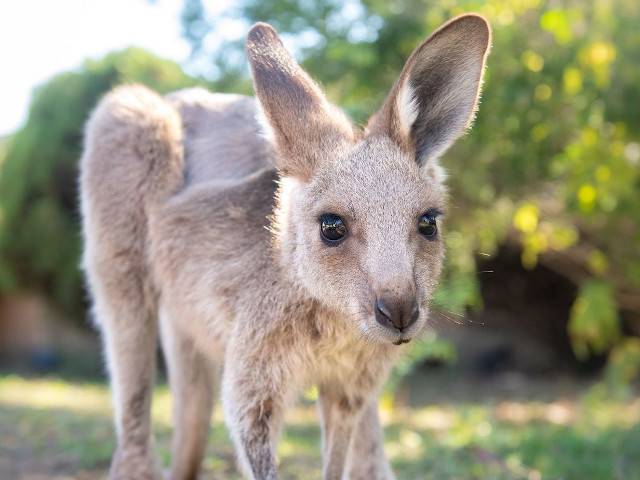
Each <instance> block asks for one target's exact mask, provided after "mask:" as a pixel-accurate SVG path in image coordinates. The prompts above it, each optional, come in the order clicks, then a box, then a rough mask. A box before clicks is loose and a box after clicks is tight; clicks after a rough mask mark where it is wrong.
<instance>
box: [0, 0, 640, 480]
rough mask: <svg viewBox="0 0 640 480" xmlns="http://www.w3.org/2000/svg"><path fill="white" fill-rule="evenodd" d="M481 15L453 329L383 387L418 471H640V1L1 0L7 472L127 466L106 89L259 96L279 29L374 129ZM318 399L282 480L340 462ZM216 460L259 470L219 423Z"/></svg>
mask: <svg viewBox="0 0 640 480" xmlns="http://www.w3.org/2000/svg"><path fill="white" fill-rule="evenodd" d="M470 11H476V12H479V13H482V14H483V15H485V16H486V17H487V18H488V19H489V20H490V22H491V23H492V25H493V29H494V37H493V49H492V53H491V55H490V57H489V60H488V70H487V74H486V81H485V85H484V93H483V96H482V102H481V107H480V110H479V114H478V116H477V119H476V122H475V126H474V128H473V130H472V131H471V132H470V133H469V134H468V135H467V136H466V137H464V138H463V139H462V140H461V141H459V142H458V144H457V145H456V146H455V147H454V148H453V149H452V150H450V151H449V153H447V154H446V156H445V157H444V159H443V164H444V165H445V166H446V168H447V170H448V172H449V180H448V184H449V187H450V191H451V202H450V211H449V215H448V218H447V235H446V243H447V250H448V253H447V264H446V271H445V273H444V276H443V280H442V284H441V286H440V289H439V291H438V292H437V295H436V298H435V304H436V307H437V308H436V309H437V312H436V313H434V315H433V318H432V320H431V324H432V326H433V330H432V331H431V332H429V334H428V335H427V336H426V338H425V339H424V341H422V342H419V343H417V344H416V345H414V347H413V350H412V352H411V355H410V357H409V358H407V359H405V360H404V361H403V362H402V363H401V365H399V367H398V368H397V369H396V372H395V373H394V376H393V378H392V379H391V381H390V382H389V385H388V387H387V389H386V390H385V393H384V395H383V398H382V402H381V409H382V412H383V420H384V422H385V424H386V425H387V450H388V452H389V455H390V457H391V458H392V461H393V464H394V467H395V469H396V471H397V473H398V477H399V478H400V479H405V478H406V479H409V478H411V479H413V478H417V479H422V478H456V479H466V478H527V479H532V480H533V479H541V478H563V479H569V478H576V479H578V478H580V479H584V478H594V479H595V478H597V479H612V478H621V479H628V478H640V427H639V421H640V401H639V400H638V395H637V393H638V378H639V376H640V375H639V374H640V339H639V338H638V336H639V335H640V28H639V25H640V3H639V2H637V0H594V1H583V0H566V1H559V0H546V1H545V0H490V1H487V2H480V1H470V0H456V1H454V0H438V1H427V0H404V1H403V0H345V1H343V0H317V1H313V0H238V1H232V0H216V1H210V2H207V1H202V0H154V1H152V0H112V1H108V2H107V1H97V0H96V1H82V0H60V1H57V2H46V1H44V0H40V1H38V0H23V1H19V2H18V1H13V2H12V1H5V2H2V4H0V44H1V45H2V49H1V50H0V60H1V61H2V65H3V67H4V68H3V75H2V80H0V84H1V85H2V89H1V91H0V105H1V106H2V108H0V438H2V441H0V478H100V477H101V476H102V475H104V472H105V471H106V469H107V467H108V463H109V458H110V454H111V451H112V448H113V431H112V427H111V422H110V416H111V410H110V408H111V407H110V403H109V397H108V390H107V386H106V378H105V375H104V371H103V366H102V357H101V353H100V343H99V339H98V336H97V333H96V332H95V331H94V330H93V329H92V327H91V324H90V319H89V318H88V315H87V297H86V292H85V290H84V288H83V282H82V276H81V272H80V271H79V268H78V265H79V254H80V250H81V239H80V234H79V229H80V227H79V225H80V219H79V212H78V201H77V200H78V192H77V181H76V177H77V161H78V158H79V156H80V151H81V147H82V139H83V123H84V121H85V120H86V118H87V115H88V114H89V112H90V111H91V109H92V108H93V107H94V105H95V104H96V102H97V101H98V99H99V98H100V97H101V96H102V95H103V94H104V93H105V92H106V91H108V90H109V89H110V88H111V87H113V86H114V85H117V84H120V83H125V82H140V83H144V84H146V85H149V86H150V87H152V88H154V89H156V90H158V91H160V92H163V93H164V92H170V91H172V90H176V89H179V88H184V87H188V86H193V85H201V86H204V87H206V88H209V89H211V90H213V91H224V92H240V93H246V94H251V81H250V78H249V72H248V69H247V65H246V61H245V57H244V51H243V41H244V35H245V33H246V31H247V29H248V27H249V26H250V25H251V24H252V23H253V22H255V21H267V22H269V23H271V24H272V25H274V26H275V27H276V28H277V29H278V30H279V31H280V32H281V33H282V34H283V37H284V40H285V43H286V44H287V46H288V47H289V48H290V49H291V50H292V51H293V52H294V53H295V56H296V58H297V59H298V60H299V61H300V62H301V63H302V64H303V65H304V67H305V68H306V69H307V70H308V71H309V72H310V73H311V74H312V76H313V77H314V78H316V79H317V80H319V82H320V83H321V84H322V85H323V87H324V88H325V89H326V91H327V92H328V96H329V97H330V99H331V100H332V101H334V102H335V103H337V104H338V105H341V106H342V107H343V108H344V109H345V110H346V111H347V112H348V113H349V114H350V115H351V116H352V117H353V118H354V119H355V121H357V122H358V123H365V122H366V119H367V118H368V116H369V115H370V114H372V113H373V112H374V111H375V110H376V109H377V108H378V107H379V105H380V104H381V102H382V100H383V97H384V96H385V94H386V92H387V91H388V89H389V88H390V87H391V85H392V83H393V81H394V80H395V78H396V76H397V75H398V73H399V72H400V69H401V68H402V65H403V64H404V61H405V59H406V58H407V56H408V55H409V54H410V53H411V51H412V49H413V48H414V47H415V46H416V45H417V44H418V43H419V42H420V41H421V40H422V39H423V38H424V37H425V36H427V35H428V34H429V33H430V32H431V31H433V30H434V29H435V28H436V27H437V26H438V25H440V24H441V23H442V22H444V21H446V20H447V19H449V18H451V17H453V16H455V15H458V14H460V13H464V12H470ZM163 379H164V375H163V373H162V372H160V374H159V386H158V391H157V394H156V400H157V401H156V402H155V404H154V405H155V406H154V418H155V421H156V425H157V434H158V439H159V440H158V446H159V452H160V455H161V457H162V460H163V462H164V463H165V465H166V464H167V463H168V461H169V453H168V451H169V448H168V444H169V440H168V439H169V433H170V419H169V411H170V407H169V404H170V399H169V395H168V392H167V389H166V386H165V382H164V380H163ZM314 396H315V391H314V390H313V389H312V390H310V391H308V392H306V394H305V397H304V399H303V400H302V403H301V406H300V407H299V408H297V409H296V410H294V412H292V414H291V418H290V419H289V425H290V426H289V427H288V428H287V430H286V431H285V434H284V437H283V441H282V444H281V446H280V451H279V453H280V457H281V470H282V471H283V477H284V478H296V479H297V478H300V479H302V478H319V477H320V460H319V433H318V430H317V427H316V425H315V419H314V415H313V409H312V406H311V404H312V401H313V399H314ZM216 418H217V419H218V420H220V414H219V413H216ZM205 468H206V474H205V477H206V478H237V476H238V474H237V472H236V470H235V468H234V465H233V452H232V449H231V447H230V443H229V440H228V438H227V437H226V433H225V431H224V428H222V427H221V425H220V422H217V423H216V425H215V426H214V427H212V441H211V445H210V451H209V452H208V455H207V459H206V462H205Z"/></svg>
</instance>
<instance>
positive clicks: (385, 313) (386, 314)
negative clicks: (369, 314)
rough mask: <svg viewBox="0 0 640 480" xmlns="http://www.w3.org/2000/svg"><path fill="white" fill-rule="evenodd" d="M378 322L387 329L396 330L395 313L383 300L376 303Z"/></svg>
mask: <svg viewBox="0 0 640 480" xmlns="http://www.w3.org/2000/svg"><path fill="white" fill-rule="evenodd" d="M375 312H376V321H377V322H378V323H379V324H380V325H382V326H383V327H385V328H392V329H396V328H397V326H396V322H395V321H394V318H393V312H392V311H391V309H390V308H389V306H388V305H387V304H385V302H384V301H382V300H381V299H378V300H376V303H375Z"/></svg>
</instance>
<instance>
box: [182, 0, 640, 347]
mask: <svg viewBox="0 0 640 480" xmlns="http://www.w3.org/2000/svg"><path fill="white" fill-rule="evenodd" d="M189 3H193V2H189ZM196 3H197V2H196ZM200 5H201V6H202V4H200ZM454 5H455V6H454ZM464 11H479V12H480V13H483V14H484V15H486V16H487V17H488V18H489V20H490V21H491V23H492V24H493V27H494V39H493V50H492V54H491V56H490V58H489V69H488V74H487V78H486V85H485V88H484V94H483V98H482V106H481V109H480V112H479V114H478V118H477V120H476V123H475V126H474V129H473V131H472V132H471V134H469V135H468V136H467V137H466V138H465V139H464V140H463V141H461V142H459V143H458V144H457V145H456V146H455V147H454V148H453V149H452V150H451V151H450V152H449V153H448V154H447V155H446V156H445V158H444V159H443V163H444V164H445V166H446V167H447V169H448V171H449V173H450V180H449V186H450V189H451V191H452V196H453V197H454V198H455V199H456V200H455V204H456V207H457V208H455V209H454V210H452V211H451V212H450V214H449V220H448V222H447V223H448V226H449V231H448V236H447V243H448V250H449V255H448V259H449V263H448V267H447V271H446V274H445V279H444V282H443V284H442V287H441V289H440V291H439V292H438V294H437V296H436V302H437V303H438V304H439V306H440V307H441V308H444V309H448V310H454V311H460V310H463V309H464V308H468V307H474V306H476V307H477V306H478V305H480V303H481V299H480V296H479V293H478V281H477V275H476V261H475V258H476V255H477V254H478V253H480V252H481V253H485V254H490V255H492V254H494V253H495V252H496V249H497V248H498V246H499V245H502V244H505V243H515V244H518V245H519V246H520V248H521V251H522V258H521V260H522V264H523V265H524V266H525V267H526V268H533V267H534V266H535V265H536V264H537V263H538V262H541V263H543V264H544V265H545V266H546V267H548V268H550V269H552V270H556V271H558V272H560V273H561V274H562V275H564V276H566V277H568V278H570V279H571V280H572V281H573V282H574V283H575V284H576V285H577V286H578V287H579V292H578V297H577V299H576V303H575V305H574V308H573V309H572V313H571V320H570V326H569V329H570V333H571V335H572V339H573V342H574V348H575V351H576V353H577V354H578V355H582V356H588V355H589V354H590V353H591V352H596V353H601V352H605V351H607V350H608V349H610V348H611V347H612V346H613V345H616V344H617V343H618V342H620V341H621V339H622V337H623V335H622V331H623V330H633V331H635V332H636V333H639V332H640V247H639V245H640V208H639V207H640V143H639V142H640V115H638V105H640V82H638V69H637V65H639V64H640V30H639V29H638V28H637V25H638V22H640V4H639V3H638V2H636V1H634V0H611V1H609V2H582V1H579V0H569V1H567V2H562V3H561V4H558V3H557V2H552V1H544V0H543V1H539V0H526V1H515V0H514V1H506V2H505V1H503V0H492V1H488V2H477V1H475V0H460V1H457V2H448V1H440V2H430V1H427V0H404V1H403V0H390V1H389V0H362V1H358V0H349V1H346V2H344V1H339V0H320V1H315V2H308V1H299V0H243V1H241V2H239V4H238V6H237V8H236V9H235V10H233V11H231V12H230V13H229V14H228V16H230V17H233V18H235V19H236V20H237V19H240V20H243V21H245V22H246V24H247V26H248V25H249V24H250V23H252V22H255V21H268V22H270V23H272V24H273V25H274V26H275V27H276V28H277V29H279V30H280V31H281V32H284V33H285V35H284V36H285V39H286V40H288V41H289V42H290V43H291V44H292V45H293V46H294V51H295V53H296V55H297V57H298V58H299V59H300V60H301V61H302V63H303V65H304V67H305V68H306V69H307V70H308V71H309V72H310V73H311V74H312V75H313V76H314V77H315V78H317V79H319V80H320V81H321V82H322V83H323V84H324V87H325V89H326V90H327V92H328V95H329V97H330V98H331V99H332V100H333V101H335V102H336V103H337V104H339V105H341V106H344V107H345V108H346V110H347V111H348V112H349V113H350V114H351V115H352V116H353V117H354V118H355V119H356V120H357V121H359V122H363V121H365V120H366V118H367V117H368V116H369V115H370V114H371V113H373V111H374V110H375V109H376V108H377V107H378V106H379V105H380V104H381V102H382V97H383V95H384V94H385V93H386V92H387V91H388V89H389V87H390V86H391V84H392V82H393V81H394V80H395V77H396V75H397V73H398V72H399V71H400V69H401V68H402V64H403V62H404V59H406V57H407V56H408V55H409V53H410V52H411V50H412V48H413V47H414V46H415V45H416V44H417V43H418V42H419V41H420V40H421V39H422V38H424V37H425V36H426V35H428V34H429V32H431V31H433V29H434V28H436V27H437V26H438V25H439V24H441V23H442V22H443V21H446V20H447V19H448V18H451V17H453V16H455V15H457V14H460V13H462V12H464ZM199 15H201V17H202V18H204V19H205V20H206V22H205V23H206V24H207V25H209V28H210V29H211V30H215V29H216V28H218V26H220V25H221V24H222V23H223V22H225V21H227V20H228V18H225V17H218V18H207V17H206V15H207V13H206V9H204V8H201V9H200V10H199ZM191 21H192V22H193V18H191ZM203 24H204V23H200V25H203ZM206 37H207V35H206V33H205V32H203V31H200V33H199V37H198V38H197V39H195V38H189V40H190V41H192V43H193V44H194V46H197V47H198V48H197V49H195V48H194V51H197V52H198V55H200V56H209V58H211V61H212V62H213V63H216V65H217V69H218V70H217V74H216V79H217V83H218V87H219V88H220V89H223V90H224V89H227V88H229V86H230V82H228V81H227V80H228V78H234V79H236V78H238V77H239V72H240V71H241V70H240V68H239V66H238V63H237V62H236V61H233V60H234V59H236V58H239V56H240V55H241V48H242V46H241V44H240V43H238V42H236V43H230V44H226V45H224V47H223V48H220V49H219V50H217V51H214V52H207V51H205V49H204V48H201V47H202V45H203V42H204V41H205V39H206ZM240 58H241V57H240ZM220 59H223V61H221V60H220ZM246 75H247V72H246V70H245V71H243V73H242V75H240V77H241V78H243V79H245V80H243V81H246ZM214 80H215V79H214ZM243 85H244V84H243ZM621 314H622V315H621ZM621 316H622V317H624V318H626V319H627V322H626V324H625V325H624V328H623V326H622V325H621Z"/></svg>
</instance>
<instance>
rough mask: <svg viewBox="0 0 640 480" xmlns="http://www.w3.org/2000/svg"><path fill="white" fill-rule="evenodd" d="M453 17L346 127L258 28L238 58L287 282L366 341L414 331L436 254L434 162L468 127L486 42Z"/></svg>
mask: <svg viewBox="0 0 640 480" xmlns="http://www.w3.org/2000/svg"><path fill="white" fill-rule="evenodd" d="M489 37H490V34H489V29H488V26H487V24H486V21H485V20H484V19H482V18H481V17H478V16H475V15H467V16H463V17H459V18H457V19H454V20H453V21H451V22H450V23H448V24H446V25H444V26H443V27H442V28H440V29H439V30H438V31H436V32H435V33H434V34H433V35H432V36H431V37H429V38H428V39H427V40H426V41H425V42H424V43H422V44H421V45H420V46H418V48H417V49H416V50H415V51H414V52H413V54H412V55H411V56H410V57H409V59H408V60H407V63H406V65H405V67H404V69H403V70H402V72H401V74H400V77H399V78H398V80H397V82H396V84H395V85H394V87H393V88H392V90H391V92H390V93H389V95H388V97H387V100H386V101H385V103H384V105H383V106H382V108H381V109H380V110H379V111H378V112H377V113H376V114H375V115H374V116H373V117H372V118H371V120H370V121H369V124H368V126H367V128H366V129H365V130H364V131H358V130H356V129H355V128H354V127H353V126H352V124H351V122H350V121H349V120H348V119H347V118H346V117H345V116H344V114H343V113H342V112H340V111H339V110H338V109H336V108H335V107H333V106H332V105H331V104H330V103H329V102H328V101H327V100H326V98H325V97H324V95H323V94H322V92H321V90H320V89H319V87H318V86H317V85H316V84H315V83H314V82H313V81H312V80H311V79H310V78H309V77H308V75H307V74H306V73H305V72H304V71H303V70H302V69H301V68H300V67H299V66H298V65H297V64H296V63H295V61H294V60H293V59H292V58H291V57H290V56H289V54H288V53H287V52H286V50H285V49H284V47H283V46H282V43H281V42H280V40H279V38H278V36H277V34H276V33H275V31H274V30H273V29H272V28H271V27H269V26H268V25H265V24H258V25H256V26H255V27H254V28H253V29H252V31H251V32H250V33H249V38H248V42H247V52H248V55H249V60H250V63H251V67H252V71H253V77H254V85H255V90H256V93H257V96H258V99H259V100H260V105H261V107H262V111H263V113H264V117H265V125H266V129H267V131H268V134H269V136H270V138H271V141H272V142H273V144H274V147H275V149H276V152H277V157H276V164H277V167H278V168H279V170H280V172H281V174H282V182H281V187H280V190H279V198H278V208H277V211H276V214H275V221H274V231H275V232H276V240H277V244H278V245H279V247H280V250H281V252H282V255H283V259H284V263H285V264H286V265H287V266H288V267H289V268H291V270H292V272H293V274H294V278H295V280H296V281H297V282H298V283H300V284H301V285H302V286H304V288H305V289H306V290H307V291H308V293H309V294H310V295H312V296H313V297H314V298H316V299H317V300H318V301H319V302H321V303H322V304H324V305H327V306H330V307H332V308H335V309H337V310H339V311H341V312H342V313H343V314H344V315H343V316H344V317H345V318H346V319H347V321H348V322H349V324H350V325H353V326H354V328H356V329H357V331H358V332H359V333H360V334H361V335H362V336H363V337H366V338H367V339H369V340H373V341H379V342H392V343H396V344H400V343H404V342H406V341H409V340H410V339H411V338H413V337H414V336H415V335H416V334H417V333H418V332H419V331H420V330H421V329H422V327H423V326H424V324H425V322H426V318H427V314H428V305H429V300H430V298H431V295H432V293H433V290H434V288H435V285H436V282H437V279H438V276H439V274H440V270H441V267H442V259H443V255H444V252H443V250H444V249H443V243H442V228H441V227H442V225H441V223H442V215H443V211H444V201H445V198H444V197H445V189H444V187H443V185H442V179H443V175H442V174H441V173H440V172H441V169H440V167H439V165H438V162H437V159H438V157H439V156H440V155H441V154H442V153H443V152H444V151H445V150H446V149H447V148H448V147H449V146H450V145H451V144H452V143H453V141H455V139H457V138H458V137H459V136H460V135H461V134H462V133H463V132H464V130H465V129H466V128H467V127H468V126H469V124H470V122H471V119H472V117H473V113H474V110H475V108H476V104H477V99H478V94H479V87H480V83H481V79H482V73H483V69H484V62H485V57H486V54H487V50H488V45H489V40H490V38H489Z"/></svg>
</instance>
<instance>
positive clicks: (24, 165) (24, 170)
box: [0, 49, 194, 315]
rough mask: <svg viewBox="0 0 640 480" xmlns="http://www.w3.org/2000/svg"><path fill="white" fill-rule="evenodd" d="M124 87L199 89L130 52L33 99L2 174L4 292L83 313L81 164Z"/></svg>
mask: <svg viewBox="0 0 640 480" xmlns="http://www.w3.org/2000/svg"><path fill="white" fill-rule="evenodd" d="M123 82H140V83H144V84H147V85H149V86H151V87H153V88H155V89H157V90H159V91H161V92H166V91H169V90H173V89H176V88H180V87H184V86H187V85H192V84H193V83H194V80H193V79H191V78H189V77H187V76H186V75H185V74H184V73H183V72H182V69H181V68H180V67H179V66H178V65H176V64H175V63H172V62H168V61H165V60H161V59H159V58H157V57H155V56H153V55H151V54H149V53H147V52H145V51H143V50H139V49H128V50H124V51H121V52H116V53H112V54H110V55H107V56H106V57H105V58H103V59H101V60H98V61H87V62H85V64H84V65H83V66H82V68H80V69H79V70H78V71H74V72H68V73H63V74H60V75H58V76H56V77H54V78H53V79H51V80H50V81H49V82H47V83H46V84H45V85H43V86H41V87H39V88H38V89H37V90H36V91H35V92H34V95H33V100H32V103H31V107H30V110H29V118H28V120H27V123H26V125H25V126H24V128H22V129H21V130H20V131H19V132H17V133H16V134H15V135H14V136H13V137H12V138H11V139H10V142H9V144H8V146H7V151H6V158H5V159H4V162H3V163H2V170H1V172H0V292H7V291H10V290H13V289H30V290H41V291H43V292H47V294H48V295H49V296H50V297H51V300H52V301H53V302H54V303H55V304H56V305H57V306H59V307H61V308H63V309H64V310H66V311H67V312H68V313H72V314H76V315H78V314H80V312H81V307H82V306H83V301H82V298H83V295H82V288H81V279H80V272H79V269H78V265H79V260H78V259H79V251H80V236H79V230H80V228H79V219H78V207H77V201H76V200H77V197H78V195H77V188H76V184H77V180H76V179H77V161H78V158H79V156H80V150H81V143H82V127H83V124H84V122H85V120H86V118H87V116H88V114H89V112H90V111H91V109H92V108H93V107H94V105H95V104H96V102H97V100H98V99H99V98H100V96H101V95H102V94H103V93H104V92H106V91H107V90H109V89H110V88H111V87H112V86H114V85H116V84H119V83H123Z"/></svg>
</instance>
